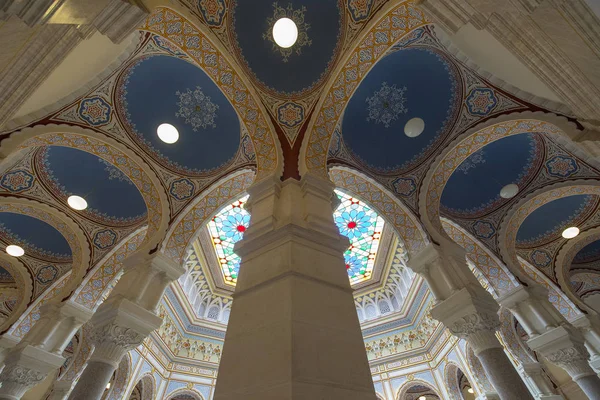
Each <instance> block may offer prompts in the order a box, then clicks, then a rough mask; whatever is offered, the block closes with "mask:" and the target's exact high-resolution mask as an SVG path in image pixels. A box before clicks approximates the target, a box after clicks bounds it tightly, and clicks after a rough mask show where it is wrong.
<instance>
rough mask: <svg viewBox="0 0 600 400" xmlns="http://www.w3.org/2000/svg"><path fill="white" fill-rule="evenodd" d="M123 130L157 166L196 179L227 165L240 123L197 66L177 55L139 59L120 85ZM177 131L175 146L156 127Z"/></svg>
mask: <svg viewBox="0 0 600 400" xmlns="http://www.w3.org/2000/svg"><path fill="white" fill-rule="evenodd" d="M119 93H120V96H119V100H120V102H119V107H118V108H119V111H120V112H121V114H122V116H123V117H124V119H125V120H126V123H127V125H128V126H127V131H128V132H129V133H130V134H131V135H132V137H133V139H134V140H136V142H138V144H140V146H141V147H142V148H143V149H144V150H145V151H146V152H147V153H148V154H149V155H150V156H151V157H152V158H154V159H155V160H156V161H157V162H159V163H160V164H162V165H163V166H165V167H166V168H169V169H171V170H173V171H175V172H177V173H180V174H186V175H201V174H206V173H210V172H213V171H214V170H216V169H220V168H223V167H226V166H227V165H229V164H230V163H231V161H232V160H233V157H234V156H235V155H236V153H237V151H238V148H239V145H240V132H241V130H240V121H239V118H238V116H237V114H236V112H235V110H234V109H233V107H232V105H231V103H230V102H229V101H228V100H227V98H226V97H225V96H224V95H223V93H222V92H221V90H220V89H219V88H218V87H217V85H215V84H214V83H213V81H212V80H211V79H210V78H209V77H208V75H206V74H205V73H204V72H203V71H202V70H201V69H200V68H198V67H196V66H195V65H193V64H191V63H189V62H187V61H184V60H181V59H179V58H176V57H171V56H165V55H158V56H151V57H143V58H139V59H137V60H136V61H134V63H133V64H132V65H131V66H130V67H129V68H128V69H127V70H126V72H125V74H124V76H123V77H122V78H121V82H120V87H119ZM162 123H169V124H171V125H173V126H175V127H176V128H177V130H178V131H179V140H178V141H177V142H176V143H174V144H166V143H164V142H162V141H161V140H160V139H159V138H158V135H157V133H156V128H157V127H158V126H159V125H160V124H162Z"/></svg>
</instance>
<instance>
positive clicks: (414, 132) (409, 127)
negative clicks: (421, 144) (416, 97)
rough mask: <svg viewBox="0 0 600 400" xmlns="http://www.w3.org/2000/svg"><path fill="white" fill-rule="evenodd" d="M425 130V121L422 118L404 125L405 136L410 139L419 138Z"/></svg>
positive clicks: (414, 119) (413, 119)
mask: <svg viewBox="0 0 600 400" xmlns="http://www.w3.org/2000/svg"><path fill="white" fill-rule="evenodd" d="M424 130H425V121H423V120H422V119H421V118H412V119H410V120H408V122H407V123H406V125H404V134H405V135H406V136H408V137H410V138H413V137H417V136H419V135H420V134H421V133H423V131H424Z"/></svg>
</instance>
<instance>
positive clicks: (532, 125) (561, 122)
mask: <svg viewBox="0 0 600 400" xmlns="http://www.w3.org/2000/svg"><path fill="white" fill-rule="evenodd" d="M576 129H577V127H576V126H575V124H574V123H572V122H569V121H568V120H567V119H566V118H565V117H560V116H557V115H555V114H550V113H544V112H531V111H525V112H521V113H512V114H505V115H501V116H499V117H496V118H492V119H490V120H488V121H485V122H483V123H481V124H478V125H477V126H475V127H474V128H472V129H469V130H468V131H466V132H465V133H463V134H461V135H459V136H457V137H456V138H455V139H454V140H453V141H452V142H450V144H449V145H448V146H447V147H446V148H445V149H444V150H443V151H442V152H441V153H440V154H439V155H438V156H437V157H436V158H435V160H434V161H433V163H432V164H431V166H430V167H429V169H428V170H427V174H426V175H425V178H424V179H423V182H422V183H421V188H420V193H419V214H420V215H421V219H422V220H423V224H424V225H425V227H426V229H427V231H428V232H429V234H430V235H432V237H433V238H434V240H435V239H438V240H440V239H442V238H443V237H444V236H446V234H445V232H444V230H443V227H442V224H441V221H440V201H441V197H442V193H443V192H444V188H445V186H446V183H447V182H448V180H449V179H450V176H452V174H453V173H454V171H455V170H456V168H458V166H459V165H460V164H461V163H462V162H463V161H464V160H465V159H467V158H468V157H469V156H470V155H471V154H473V153H475V152H476V151H478V150H480V149H481V148H483V147H485V146H486V145H488V144H490V143H492V142H494V141H496V140H500V139H503V138H506V137H509V136H512V135H518V134H522V133H532V132H535V133H544V134H546V135H550V136H552V137H553V138H555V139H558V141H559V142H561V144H563V145H565V146H566V147H568V148H569V150H570V151H573V152H575V153H576V155H577V156H579V157H582V158H583V159H584V160H586V161H587V160H588V159H589V155H588V154H587V153H585V152H584V151H583V150H581V149H580V148H579V147H577V146H573V145H569V144H568V142H569V139H568V137H569V135H568V133H569V132H572V131H574V130H576ZM594 164H595V163H594Z"/></svg>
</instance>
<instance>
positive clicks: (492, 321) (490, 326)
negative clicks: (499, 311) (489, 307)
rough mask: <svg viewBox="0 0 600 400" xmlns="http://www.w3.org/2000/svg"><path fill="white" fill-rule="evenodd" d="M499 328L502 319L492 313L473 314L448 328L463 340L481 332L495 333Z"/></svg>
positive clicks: (458, 320)
mask: <svg viewBox="0 0 600 400" xmlns="http://www.w3.org/2000/svg"><path fill="white" fill-rule="evenodd" d="M499 326H500V319H499V318H498V315H496V314H490V313H473V314H469V315H465V316H464V317H462V318H459V319H457V320H456V321H454V322H453V323H452V324H451V325H450V326H449V327H448V329H449V330H450V332H452V334H453V335H454V336H457V337H459V338H461V339H467V338H468V337H469V336H470V335H472V334H474V333H479V332H481V331H491V332H494V331H496V330H497V329H498V327H499Z"/></svg>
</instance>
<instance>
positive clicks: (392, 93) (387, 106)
mask: <svg viewBox="0 0 600 400" xmlns="http://www.w3.org/2000/svg"><path fill="white" fill-rule="evenodd" d="M405 92H406V87H402V88H398V87H397V86H396V85H392V86H388V84H387V82H383V83H382V84H381V88H380V89H379V90H378V91H376V92H375V93H373V96H371V97H367V99H366V102H367V110H368V111H369V116H368V117H367V121H375V123H376V124H383V126H385V127H386V128H389V127H390V124H391V123H392V122H393V121H395V120H397V119H398V116H399V115H400V114H406V113H407V112H408V108H406V106H405V105H404V103H406V97H405V96H404V93H405Z"/></svg>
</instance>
